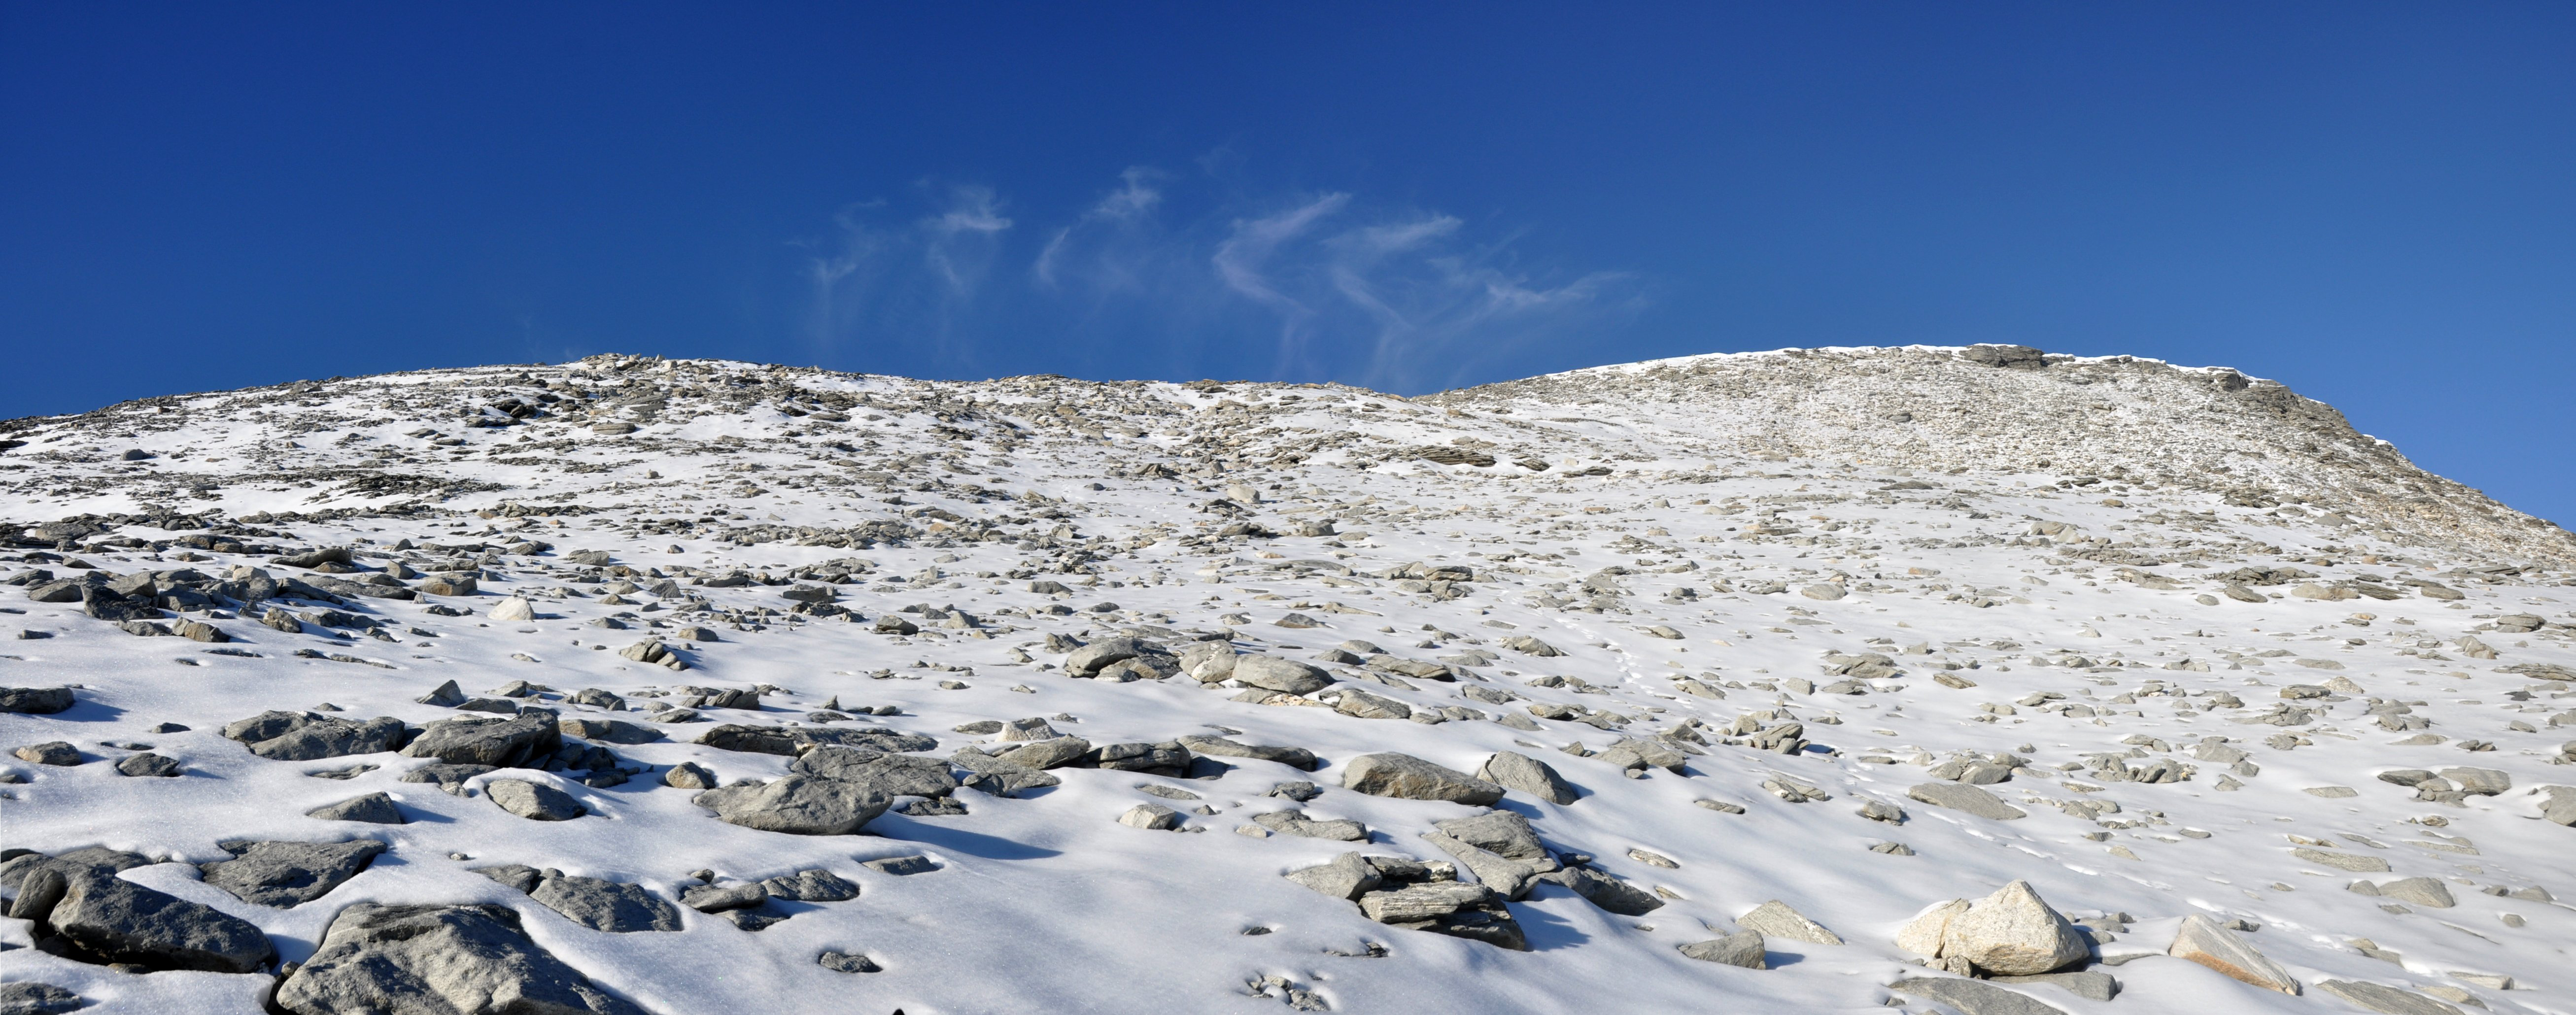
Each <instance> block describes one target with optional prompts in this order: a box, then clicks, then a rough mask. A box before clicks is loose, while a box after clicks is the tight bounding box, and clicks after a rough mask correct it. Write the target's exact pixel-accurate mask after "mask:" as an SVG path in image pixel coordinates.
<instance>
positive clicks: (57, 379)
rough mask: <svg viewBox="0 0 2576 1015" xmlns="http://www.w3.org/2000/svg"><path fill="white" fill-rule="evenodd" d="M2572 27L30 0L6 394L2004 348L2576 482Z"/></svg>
mask: <svg viewBox="0 0 2576 1015" xmlns="http://www.w3.org/2000/svg"><path fill="white" fill-rule="evenodd" d="M2570 53H2576V5H2569V4H2565V3H2530V4H2438V5H2436V4H2372V3H2354V2H2338V3H2321V4H2287V3H2252V4H2247V3H2226V4H2189V3H2152V4H2148V3H2125V4H2124V3H2099V4H2090V3H2088V4H2066V3H2048V4H2009V3H1967V4H1921V3H1798V4H1779V3H1773V4H1665V5H1600V4H1593V5H1571V4H1554V5H1523V4H1508V3H1505V4H1496V3H1479V4H1472V5H1469V4H1460V5H1437V4H1395V5H1389V4H1352V5H1340V4H1324V3H1307V4H1170V5H1152V4H1108V3H1101V4H940V5H912V6H910V7H895V6H893V5H877V6H869V5H850V4H828V5H798V4H789V3H772V4H760V5H705V4H697V5H664V4H650V3H641V4H639V3H622V4H577V3H549V4H542V5H527V4H517V5H499V4H472V3H460V4H446V5H390V4H373V5H347V4H341V5H291V4H264V5H220V6H219V5H203V4H198V5H166V6H161V5H118V4H35V3H23V2H8V3H0V352H5V353H6V355H7V357H8V362H9V364H10V366H11V368H12V369H9V370H7V371H0V415H5V416H14V415H21V414H27V413H38V412H60V411H71V410H79V409H85V408H90V407H94V406H96V405H100V404H104V403H107V402H112V401H116V400H119V399H124V398H130V397H137V396H142V395H149V394H160V393H168V392H174V391H188V390H205V389H216V388H228V387H236V386H243V385H251V384H263V383H271V382H276V381H283V380H290V379H295V378H301V377H308V376H328V375H334V374H360V373H369V372H376V371H383V370H395V369H405V368H413V367H426V366H449V365H465V364H475V363H485V362H496V361H506V362H525V361H536V360H559V359H565V358H571V357H577V356H581V355H587V354H590V353H595V352H606V351H630V352H644V353H658V354H663V355H674V356H726V357H736V358H742V359H751V360H762V361H783V362H788V363H796V364H820V365H824V366H830V367H834V368H839V369H848V370H865V371H875V372H886V373H899V374H908V375H915V376H935V377H964V378H979V377H989V376H999V375H1008V374H1020V373H1040V372H1052V373H1063V374H1069V375H1074V376H1080V377H1093V378H1128V377H1154V378H1168V379H1194V378H1199V377H1219V378H1253V379H1282V380H1339V381H1345V382H1350V383H1358V384H1368V385H1372V386H1376V387H1380V388H1384V389H1388V390H1394V391H1400V392H1406V393H1416V392H1421V391H1428V390H1436V389H1439V388H1443V387H1448V386H1453V385H1461V384H1472V383H1478V382H1483V381H1490V380H1498V379H1504V378H1509V377H1517V376H1524V375H1528V374H1532V373H1538V372H1543V371H1549V370H1558V369H1565V368H1570V367H1576V366H1584V365H1590V364H1597V363H1607V362H1619V361H1626V360H1635V359H1644V358H1651V357H1659V356H1672V355H1682V354H1688V353H1696V352H1709V351H1722V350H1743V349H1765V348H1775V347H1780V346H1791V345H1828V344H1838V345H1863V344H1903V343H1913V342H1927V343H1942V344H1963V343H1969V342H1983V341H2002V342H2020V343H2027V344H2031V345H2037V346H2040V347H2043V348H2046V349H2050V350H2052V351H2065V352H2078V353H2132V354H2137V355H2144V356H2153V357H2158V358H2163V359H2169V360H2173V361H2177V362H2182V363H2188V364H2227V365H2232V366H2236V367H2238V368H2241V369H2244V370H2246V371H2248V372H2250V373H2254V374H2257V375H2260V376H2266V377H2272V378H2277V379H2280V380H2283V381H2285V382H2287V383H2289V384H2290V385H2292V386H2293V387H2294V388H2296V389H2298V390H2299V391H2300V392H2302V393H2304V394H2307V395H2310V396H2312V397H2316V398H2321V399H2324V400H2327V401H2329V402H2332V403H2334V404H2335V405H2337V406H2339V407H2341V408H2342V409H2344V410H2345V411H2346V413H2347V414H2349V415H2350V416H2351V417H2352V418H2353V420H2354V422H2355V424H2356V425H2358V426H2360V427H2361V428H2362V429H2363V430H2365V431H2368V432H2371V433H2374V434H2377V435H2379V436H2382V437H2385V438H2388V439H2390V440H2393V441H2395V442H2396V443H2397V444H2398V446H2399V447H2400V448H2401V449H2403V450H2405V451H2406V452H2408V453H2409V454H2410V455H2412V456H2414V457H2415V458H2416V459H2417V461H2419V462H2421V463H2422V464H2424V465H2426V466H2428V467H2430V468H2433V469H2435V470H2436V471H2440V472H2443V473H2444V474H2447V475H2450V476H2452V477H2454V478H2457V479H2460V480H2462V481H2464V482H2467V483H2469V484H2471V485H2473V486H2478V487H2481V488H2483V489H2486V490H2488V491H2489V492H2491V493H2493V494H2495V495H2497V496H2498V497H2500V498H2502V499H2504V500H2505V501H2506V502H2507V503H2510V504H2513V505H2515V506H2517V507H2521V508H2524V509H2526V510H2530V511H2533V512H2535V513H2538V514H2541V515H2543V516H2544V517H2550V518H2554V519H2561V520H2568V519H2576V469H2571V468H2569V463H2570V461H2571V457H2576V456H2571V454H2570V451H2569V449H2570V448H2571V447H2576V414H2571V412H2570V411H2569V407H2570V397H2569V393H2570V392H2571V391H2576V187H2571V185H2570V182H2571V181H2576V60H2571V59H2570V58H2569V56H2568V54H2570Z"/></svg>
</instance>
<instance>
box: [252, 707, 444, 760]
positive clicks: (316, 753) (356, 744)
mask: <svg viewBox="0 0 2576 1015" xmlns="http://www.w3.org/2000/svg"><path fill="white" fill-rule="evenodd" d="M223 733H224V737H225V739H228V740H237V741H240V742H241V743H242V745H243V746H245V747H248V748H249V749H250V752H251V753H252V754H256V755H259V756H260V757H263V758H267V759H269V760H271V761H318V760H321V759H323V758H338V757H345V756H347V755H351V754H375V753H378V752H382V751H390V750H393V749H395V748H398V747H401V746H403V744H404V743H406V742H407V741H408V740H409V739H410V737H411V731H410V729H408V728H407V727H405V726H404V725H403V723H402V720H400V719H396V718H394V717H392V716H377V717H376V718H373V719H368V720H365V721H363V722H361V721H354V720H349V719H338V718H332V717H329V716H322V715H315V714H313V713H310V712H262V713H260V714H258V715H255V716H252V717H250V718H248V719H243V720H240V721H238V722H233V723H229V724H226V725H225V726H224V730H223Z"/></svg>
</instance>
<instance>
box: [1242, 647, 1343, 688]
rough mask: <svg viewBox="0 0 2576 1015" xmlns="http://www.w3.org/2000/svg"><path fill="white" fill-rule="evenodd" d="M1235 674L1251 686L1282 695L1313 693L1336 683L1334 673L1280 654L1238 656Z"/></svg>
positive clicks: (1243, 682) (1246, 684)
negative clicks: (1281, 656) (1280, 656)
mask: <svg viewBox="0 0 2576 1015" xmlns="http://www.w3.org/2000/svg"><path fill="white" fill-rule="evenodd" d="M1232 676H1233V678H1234V679H1235V680H1236V681H1237V682H1240V683H1242V684H1244V685H1245V686H1247V687H1258V688H1261V689H1263V690H1266V691H1277V692H1279V693H1281V694H1313V693H1315V692H1317V691H1320V690H1323V689H1324V688H1326V687H1330V686H1332V684H1333V675H1332V674H1329V673H1326V672H1324V671H1323V670H1320V669H1317V668H1315V667H1313V666H1309V665H1307V664H1305V663H1301V662H1298V661H1296V660H1294V659H1281V658H1279V657H1278V656H1238V657H1236V658H1235V660H1234V670H1233V671H1232Z"/></svg>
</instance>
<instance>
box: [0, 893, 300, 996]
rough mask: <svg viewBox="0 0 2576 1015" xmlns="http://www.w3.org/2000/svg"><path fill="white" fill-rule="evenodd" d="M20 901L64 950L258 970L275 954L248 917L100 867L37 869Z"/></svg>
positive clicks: (15, 909) (158, 964)
mask: <svg viewBox="0 0 2576 1015" xmlns="http://www.w3.org/2000/svg"><path fill="white" fill-rule="evenodd" d="M49 897H50V899H51V900H52V901H51V904H50V905H49V906H48V905H44V904H43V903H44V902H45V901H46V900H47V899H48V898H49ZM31 900H32V901H33V902H35V903H36V904H35V905H29V904H28V903H30V901H31ZM18 903H19V904H18V905H13V906H12V907H11V909H10V915H12V916H18V917H21V918H24V919H32V920H35V921H37V923H38V925H39V926H40V927H42V928H44V930H45V933H43V934H42V935H41V936H43V937H48V938H50V939H52V941H53V943H54V944H55V945H57V946H58V948H59V950H61V951H64V952H68V953H71V954H75V955H79V956H81V957H84V958H89V959H92V960H95V961H99V962H129V963H133V964H135V965H140V966H143V967H145V968H148V969H193V970H200V971H204V972H215V973H255V972H258V971H259V970H260V969H261V968H262V967H264V966H266V965H268V964H269V963H270V962H271V961H273V960H275V959H276V958H277V949H275V948H273V947H271V946H270V945H269V943H268V935H266V934H262V933H260V930H259V928H258V927H255V926H252V925H251V923H250V922H249V921H247V920H243V919H242V918H240V917H237V916H233V915H231V914H228V913H225V912H223V911H222V910H219V909H215V908H214V907H211V906H205V905H200V904H198V903H194V902H189V901H187V900H185V899H181V898H179V897H178V896H175V895H171V894H168V893H166V892H160V891H155V890H153V889H150V888H145V887H143V886H142V885H138V884H135V883H134V882H131V881H127V880H125V879H124V878H120V877H116V876H115V875H113V874H102V873H99V872H97V871H96V870H74V871H72V872H70V873H69V874H68V876H67V875H66V872H65V870H64V869H63V868H61V867H51V868H47V869H44V870H40V871H38V872H36V873H33V874H31V875H29V876H28V877H27V879H26V880H25V881H23V882H21V884H20V890H19V900H18ZM21 910H26V912H21Z"/></svg>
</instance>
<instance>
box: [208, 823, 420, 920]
mask: <svg viewBox="0 0 2576 1015" xmlns="http://www.w3.org/2000/svg"><path fill="white" fill-rule="evenodd" d="M221 845H222V846H223V847H224V850H225V851H226V852H229V853H231V854H233V858H232V859H230V860H220V861H217V862H214V863H210V864H201V865H199V866H198V868H197V870H198V871H199V872H200V873H201V874H202V875H203V876H204V878H205V882H206V883H207V884H210V885H213V886H215V887H217V888H221V889H223V890H225V891H227V892H231V893H233V895H234V896H235V897H237V898H239V899H241V900H242V901H243V902H249V903H256V904H258V905H262V906H276V907H278V908H280V909H284V908H288V907H291V906H295V905H297V904H300V903H306V902H311V901H313V900H315V899H318V898H321V897H322V896H323V895H325V894H328V893H329V892H330V891H331V889H334V888H338V887H340V883H341V882H343V881H347V880H349V879H350V878H352V877H356V876H357V874H358V872H359V871H362V870H365V869H367V865H368V864H370V863H373V862H375V859H376V857H377V856H378V855H379V854H382V853H383V852H384V851H385V844H384V843H381V842H377V841H376V840H374V839H358V840H354V841H351V842H226V843H222V844H221Z"/></svg>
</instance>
